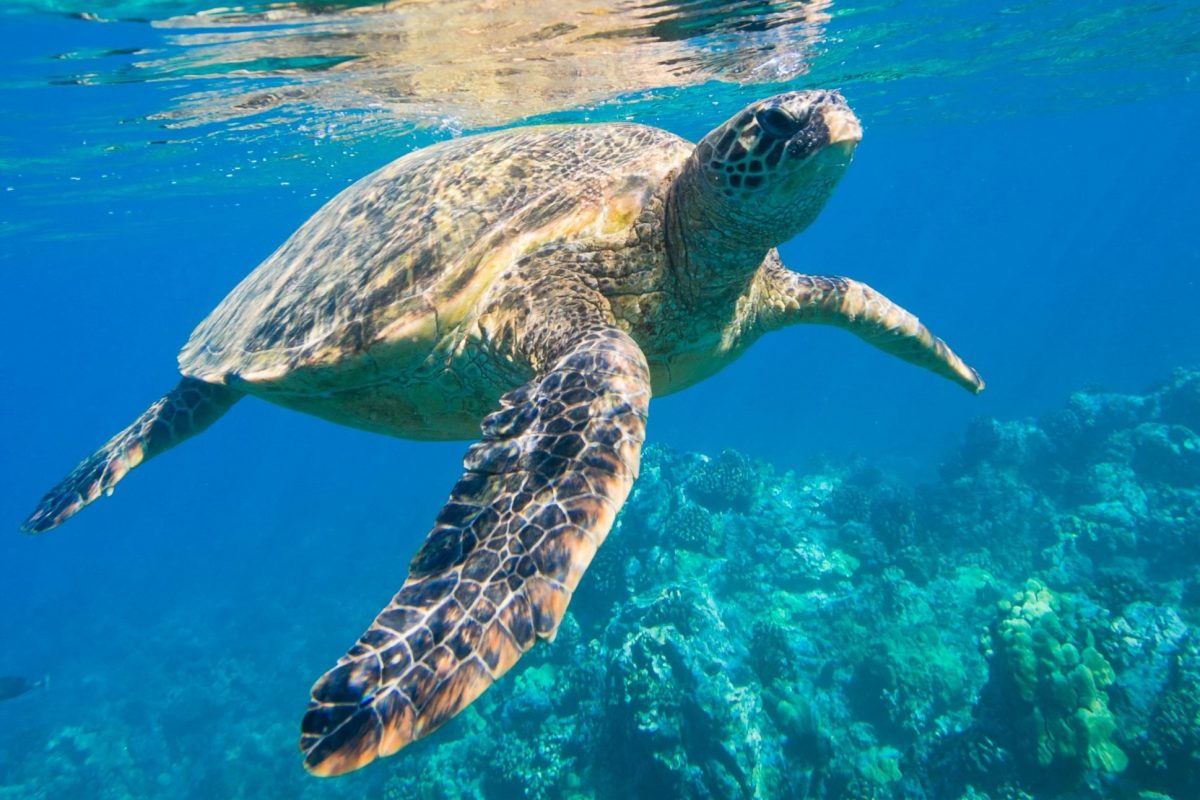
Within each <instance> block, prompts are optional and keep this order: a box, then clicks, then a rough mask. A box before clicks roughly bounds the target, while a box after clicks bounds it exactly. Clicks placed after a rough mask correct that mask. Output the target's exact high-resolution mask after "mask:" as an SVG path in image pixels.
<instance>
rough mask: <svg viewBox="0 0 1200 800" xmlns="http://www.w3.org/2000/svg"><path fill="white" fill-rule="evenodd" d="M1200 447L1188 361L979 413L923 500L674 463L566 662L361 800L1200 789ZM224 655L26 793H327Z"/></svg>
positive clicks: (116, 711)
mask: <svg viewBox="0 0 1200 800" xmlns="http://www.w3.org/2000/svg"><path fill="white" fill-rule="evenodd" d="M1198 431H1200V371H1184V370H1181V371H1179V372H1177V373H1176V374H1175V375H1174V376H1173V377H1172V378H1171V379H1170V380H1168V381H1167V382H1165V383H1164V384H1162V385H1161V386H1159V387H1157V388H1155V389H1154V390H1152V391H1150V392H1148V393H1147V394H1144V395H1122V394H1111V393H1105V392H1102V391H1097V390H1088V391H1080V392H1078V393H1076V394H1074V395H1072V396H1071V397H1070V399H1069V400H1068V402H1067V403H1066V404H1065V405H1064V406H1063V407H1062V408H1060V409H1058V410H1056V411H1054V412H1052V413H1049V414H1047V415H1045V416H1044V417H1042V418H1040V419H1036V420H1035V419H1026V420H1017V421H998V420H992V419H983V420H979V421H977V422H976V423H975V424H973V425H972V426H971V427H970V428H969V430H968V431H967V432H966V435H965V437H964V440H963V441H962V443H961V444H960V445H959V446H958V447H957V448H956V449H955V450H953V451H952V452H950V453H949V454H947V456H946V457H945V459H944V463H943V464H942V465H941V468H940V474H939V477H938V478H937V479H936V480H933V481H930V482H926V483H924V484H921V485H916V486H913V485H910V484H908V483H906V482H904V481H902V480H900V479H899V478H897V477H896V476H894V475H891V474H888V473H887V472H885V471H882V470H880V469H878V468H876V467H874V466H872V465H871V464H868V463H825V464H822V465H821V466H820V467H819V468H818V469H814V470H813V471H812V472H810V473H808V474H795V473H792V472H788V473H785V474H779V473H778V472H776V471H774V470H773V469H772V468H771V466H770V465H768V464H765V463H761V462H757V461H754V460H752V459H750V458H748V457H746V456H744V455H742V454H740V453H738V452H735V451H726V452H724V453H721V454H720V455H718V456H715V457H706V456H701V455H694V454H687V453H678V452H674V451H671V450H666V449H663V448H659V447H650V448H648V450H647V451H646V454H645V458H644V462H643V466H642V476H641V479H640V480H639V482H638V484H637V486H636V489H635V491H634V494H633V496H632V498H631V501H630V503H629V505H628V506H627V508H626V509H625V511H624V512H623V514H622V515H621V518H620V522H619V524H618V526H617V527H616V528H615V529H614V531H613V533H612V534H611V536H610V538H609V541H608V543H607V544H606V545H605V546H604V548H602V549H601V551H600V553H599V555H598V556H597V558H596V561H595V563H594V564H593V566H592V568H591V570H590V571H589V572H588V574H587V576H586V578H585V580H584V582H583V584H582V585H581V587H580V591H579V592H578V595H577V598H576V600H575V602H574V604H573V605H572V606H571V611H570V613H569V614H568V615H567V617H566V620H565V622H564V623H563V625H562V628H561V630H560V632H559V635H558V639H557V641H556V642H554V644H553V645H552V646H549V647H547V646H539V647H537V648H535V651H534V652H532V653H531V654H529V655H528V656H527V657H526V658H525V660H524V661H523V662H522V663H521V664H520V665H519V666H518V667H517V668H516V669H515V670H514V671H513V673H512V674H511V675H510V676H509V677H508V678H507V679H506V680H504V681H502V682H501V683H500V684H498V685H497V686H496V687H495V688H494V689H493V690H491V691H490V692H488V693H487V694H486V695H485V696H484V697H483V698H482V699H481V700H480V701H478V702H477V703H476V704H475V705H474V706H473V707H471V708H470V709H468V710H467V711H466V712H465V713H464V714H462V715H461V716H460V717H459V718H457V719H455V720H454V721H452V722H451V723H450V724H448V725H447V726H446V727H445V728H444V729H443V730H442V731H440V732H438V733H437V734H435V735H434V736H432V737H430V738H429V739H427V740H424V741H422V742H419V743H417V744H416V745H414V746H413V747H412V748H410V750H409V751H407V752H406V753H404V754H402V755H400V756H398V757H396V758H393V759H389V760H387V761H385V762H382V763H379V764H376V765H373V766H372V767H370V768H369V770H368V774H367V775H366V776H362V777H359V778H357V779H356V780H359V781H360V782H359V783H358V784H356V790H355V792H354V793H353V794H354V796H378V797H385V798H388V799H389V800H399V799H400V798H460V797H486V798H512V797H530V798H558V797H565V798H575V797H579V798H582V797H589V798H590V797H603V798H629V797H654V798H687V797H730V798H741V797H787V798H831V799H841V800H851V799H854V800H859V799H860V798H936V799H937V800H946V799H950V800H968V799H969V800H985V798H986V799H988V800H1016V799H1017V798H1039V800H1040V799H1041V798H1093V797H1112V798H1140V800H1148V799H1149V798H1160V799H1161V798H1165V797H1170V798H1174V799H1175V800H1190V799H1191V798H1197V797H1200V636H1198V634H1197V623H1198V621H1200V435H1198V433H1197V432H1198ZM198 635H199V634H198V633H197V632H196V631H194V630H188V629H187V628H186V627H184V626H181V627H180V628H178V629H172V630H157V631H152V632H151V640H152V642H153V646H154V647H155V648H163V647H169V648H184V650H185V652H188V653H191V654H192V664H193V666H192V667H191V668H190V669H192V670H199V674H191V673H187V674H186V676H185V679H183V680H179V679H177V678H178V677H179V673H177V672H174V671H165V670H148V671H147V673H146V674H145V675H142V676H138V679H139V680H140V681H141V684H140V686H141V688H142V691H141V692H139V693H138V694H137V695H136V696H134V695H132V694H131V695H130V696H107V697H97V698H95V706H94V707H93V708H91V709H89V710H88V712H87V714H88V715H87V716H86V717H85V718H86V719H87V720H88V721H87V722H84V723H81V724H79V725H76V726H72V727H68V728H63V729H61V730H56V731H37V730H31V733H30V735H31V736H34V737H37V736H44V741H36V740H35V742H34V743H33V744H31V750H32V751H33V752H35V753H37V755H38V757H36V758H27V759H22V760H20V761H18V762H15V763H14V764H13V765H12V766H11V767H10V769H9V770H8V771H7V772H6V773H5V774H4V775H2V776H0V798H21V799H22V800H26V799H27V798H61V797H88V798H121V799H122V800H123V799H124V798H129V797H177V796H179V797H182V796H189V797H190V796H195V797H201V796H203V797H221V798H230V799H232V798H242V797H245V798H262V797H268V796H270V797H289V798H306V797H324V796H330V794H331V793H332V790H333V787H334V785H335V784H330V783H327V782H319V781H316V780H315V779H311V778H308V777H306V776H305V775H303V773H302V772H301V771H300V769H299V767H298V759H292V758H291V757H292V756H293V755H294V754H293V753H292V752H275V751H274V750H273V749H272V747H270V746H268V745H267V743H268V742H272V743H273V742H276V741H278V740H280V738H282V737H281V736H276V735H275V734H277V733H281V732H282V733H286V732H284V731H280V730H277V729H278V728H279V726H280V725H283V724H284V723H283V722H281V721H280V720H281V719H286V717H281V716H279V715H278V714H277V713H276V712H277V711H278V709H275V708H274V707H273V703H274V698H273V695H271V694H270V693H269V692H266V693H264V692H263V691H262V682H261V681H260V680H258V679H257V678H256V677H255V676H256V675H259V674H261V670H262V665H261V664H259V663H239V655H238V653H237V652H229V651H228V649H227V648H222V647H221V646H220V643H219V642H218V641H216V640H215V638H214V637H219V636H221V635H222V633H221V632H209V633H208V634H206V636H207V639H203V640H198V639H197V636H198ZM225 635H228V636H231V637H236V635H237V631H236V629H231V630H230V631H226V632H225ZM171 637H175V640H177V641H173V640H172V638H171ZM293 641H294V647H296V648H301V647H303V646H304V638H303V637H302V636H300V635H297V636H296V637H295V639H294V640H293ZM221 651H224V652H221ZM218 653H219V655H218ZM274 656H275V657H276V658H278V660H279V663H286V662H287V660H288V658H289V653H287V652H280V653H275V654H274ZM205 664H207V665H208V666H207V667H204V666H202V665H205ZM197 665H201V666H197ZM28 700H29V698H28V697H27V698H22V699H19V700H17V701H14V705H15V703H19V702H26V701H28ZM10 707H11V706H10ZM266 709H270V713H271V714H272V716H271V717H270V718H263V719H257V718H256V715H258V714H260V713H266ZM222 719H224V720H226V721H227V723H226V724H223V725H218V726H214V725H212V724H208V723H209V721H210V720H222ZM193 729H194V730H195V731H196V734H195V736H194V737H193V738H189V734H188V731H189V730H193ZM214 730H217V731H220V736H221V737H224V739H223V740H216V741H214V740H213V738H212V731H214ZM201 732H203V733H201ZM214 754H217V755H216V756H214ZM358 791H362V792H365V793H366V794H365V795H360V794H358ZM346 796H351V795H350V794H347V795H346Z"/></svg>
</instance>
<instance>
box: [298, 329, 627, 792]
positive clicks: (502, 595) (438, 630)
mask: <svg viewBox="0 0 1200 800" xmlns="http://www.w3.org/2000/svg"><path fill="white" fill-rule="evenodd" d="M552 363H553V367H552V368H551V369H550V370H549V371H547V372H544V373H543V374H542V375H540V376H539V377H537V378H534V379H533V380H532V381H530V382H529V383H527V384H525V385H524V386H522V387H520V388H518V389H516V390H514V391H512V392H509V393H508V394H507V395H505V396H504V397H503V398H502V400H501V404H502V408H501V409H500V410H499V411H497V412H496V413H494V414H491V415H490V416H488V417H487V418H485V419H484V421H483V437H484V438H483V441H482V442H480V443H478V444H476V445H474V446H472V447H471V449H470V450H469V451H468V452H467V457H466V459H465V462H464V464H465V467H466V472H465V474H464V475H463V476H462V478H461V479H460V480H459V482H458V484H457V485H456V486H455V487H454V490H453V491H452V492H451V495H450V501H449V502H448V503H447V504H446V506H445V507H444V508H443V509H442V512H441V514H439V515H438V519H437V522H436V524H435V525H434V528H433V531H432V532H431V533H430V534H429V536H428V538H427V539H426V540H425V543H424V544H423V545H422V546H421V549H420V550H419V551H418V552H417V555H416V557H414V558H413V560H412V564H411V565H410V568H409V576H408V579H407V580H406V581H405V583H404V587H403V588H402V589H401V590H400V592H399V594H397V595H396V596H395V598H394V599H393V600H392V602H391V603H390V604H389V605H388V606H387V608H385V609H384V610H383V611H382V612H381V613H380V614H379V616H378V617H376V619H375V622H374V623H372V624H371V627H370V628H368V629H367V632H366V633H364V634H363V635H362V637H360V638H359V640H358V643H357V644H356V645H355V646H354V647H353V648H351V650H350V652H348V653H347V654H346V655H345V656H343V657H342V658H341V660H340V661H339V662H338V664H337V666H336V667H334V668H333V669H332V670H330V671H329V672H327V673H325V675H324V676H322V677H321V679H320V680H318V681H317V683H316V685H315V686H314V687H313V690H312V700H311V702H310V703H309V706H308V713H307V714H305V716H304V722H303V724H302V733H301V736H300V748H301V750H303V751H304V754H305V759H304V766H305V767H306V768H307V769H308V770H309V771H310V772H312V773H313V774H315V775H322V776H330V775H340V774H342V773H345V772H349V771H351V770H354V769H358V768H359V767H361V766H363V765H365V764H367V763H368V762H370V761H373V760H374V759H375V758H376V757H378V756H386V755H391V754H392V753H394V752H396V751H397V750H399V749H400V748H402V747H404V746H405V745H407V744H409V743H410V742H412V741H415V740H416V739H419V738H421V737H422V736H425V735H426V734H429V733H431V732H433V731H434V730H435V729H437V728H438V727H439V726H440V725H442V723H444V722H446V721H447V720H449V719H450V718H451V717H453V716H454V715H455V714H457V713H458V712H459V711H461V710H462V709H464V708H466V707H467V705H469V704H470V703H471V702H472V701H474V700H475V698H477V697H478V696H479V695H480V694H482V693H483V691H484V690H485V689H487V688H488V687H489V686H491V685H492V683H493V682H494V681H495V680H496V679H498V678H499V677H500V676H501V675H503V674H504V673H505V672H507V671H508V669H509V667H511V666H512V665H513V664H514V663H515V662H516V660H517V659H518V658H519V657H520V656H521V654H522V653H524V652H525V651H527V650H528V649H529V648H530V647H532V646H533V644H534V641H535V640H536V639H537V638H539V637H540V638H542V639H546V640H550V639H552V638H553V637H554V634H555V632H556V631H557V629H558V625H559V622H560V621H561V620H562V617H563V614H564V613H565V612H566V609H567V603H568V602H569V601H570V599H571V594H572V592H573V591H574V590H575V587H576V585H577V584H578V583H579V579H580V577H581V576H582V575H583V572H584V570H586V569H587V567H588V564H589V563H591V560H592V556H594V555H595V553H596V549H597V548H598V547H599V546H600V544H601V543H602V542H603V541H604V539H605V537H606V536H607V535H608V531H609V529H610V528H611V527H612V523H613V519H614V518H615V517H616V515H617V511H618V510H619V509H620V507H621V505H622V504H623V503H624V502H625V498H626V497H627V496H628V494H629V490H630V487H631V486H632V485H633V481H634V478H636V476H637V469H638V462H639V458H640V454H641V448H642V440H643V439H644V437H645V429H646V413H647V408H648V405H649V400H650V376H649V371H648V369H647V367H646V359H645V357H644V356H643V355H642V352H641V350H639V349H638V347H637V345H636V344H634V342H633V340H632V339H630V338H629V336H628V335H626V334H624V333H622V332H620V331H618V330H615V329H611V328H602V329H599V330H593V331H591V332H590V333H586V334H585V335H583V336H582V337H580V338H577V339H576V340H575V344H574V345H573V346H568V348H567V351H566V354H565V355H563V356H561V357H560V358H558V359H557V360H556V361H554V362H552Z"/></svg>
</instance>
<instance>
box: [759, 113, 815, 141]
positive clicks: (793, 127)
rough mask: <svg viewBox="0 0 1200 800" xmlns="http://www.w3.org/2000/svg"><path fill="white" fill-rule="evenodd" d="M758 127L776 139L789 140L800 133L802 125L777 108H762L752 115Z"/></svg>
mask: <svg viewBox="0 0 1200 800" xmlns="http://www.w3.org/2000/svg"><path fill="white" fill-rule="evenodd" d="M754 119H755V120H756V121H757V122H758V127H760V128H762V129H763V131H765V132H766V134H767V135H768V136H773V137H775V138H776V139H790V138H792V137H793V136H795V135H796V134H797V133H799V132H800V129H801V128H803V127H804V123H803V122H801V121H800V120H798V119H796V118H795V117H793V116H792V115H791V114H789V113H788V112H786V111H784V110H783V109H782V108H779V107H778V106H771V107H770V108H764V109H763V110H762V111H759V112H758V113H756V114H755V115H754Z"/></svg>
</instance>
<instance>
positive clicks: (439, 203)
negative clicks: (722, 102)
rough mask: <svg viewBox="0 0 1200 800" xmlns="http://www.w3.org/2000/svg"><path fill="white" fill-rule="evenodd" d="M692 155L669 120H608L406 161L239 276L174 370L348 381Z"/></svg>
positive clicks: (341, 198) (482, 141)
mask: <svg viewBox="0 0 1200 800" xmlns="http://www.w3.org/2000/svg"><path fill="white" fill-rule="evenodd" d="M691 150H692V145H691V144H689V143H687V142H686V141H684V140H683V139H680V138H678V137H676V136H674V135H672V134H669V133H667V132H665V131H662V130H658V129H656V128H649V127H645V126H641V125H627V124H613V125H590V126H561V127H536V128H534V127H531V128H523V129H518V130H514V131H503V132H499V133H494V134H486V135H482V136H474V137H468V138H463V139H458V140H452V141H448V142H443V143H441V144H437V145H434V146H432V147H428V148H425V149H422V150H418V151H415V152H413V153H410V154H408V155H406V156H403V157H402V158H399V159H397V160H396V161H393V162H392V163H391V164H388V165H387V166H385V167H383V168H382V169H380V170H378V171H376V172H374V173H372V174H371V175H368V176H367V177H365V178H363V179H362V180H360V181H358V182H357V183H355V184H354V185H352V186H350V187H348V188H347V189H345V190H344V191H343V192H341V193H340V194H339V195H337V196H336V197H335V198H333V199H332V200H331V201H329V203H327V204H326V205H325V206H324V207H323V208H321V209H320V210H319V211H318V212H317V213H316V214H314V215H313V216H312V218H311V219H309V220H308V221H307V222H305V223H304V225H302V226H301V227H300V229H299V230H297V231H296V232H295V233H294V234H292V236H291V237H290V238H289V239H288V240H287V241H286V242H284V243H283V245H282V246H281V247H280V248H279V249H278V250H277V251H275V253H274V254H272V255H271V256H270V257H269V258H268V259H267V260H266V261H264V262H263V263H262V264H261V265H260V266H259V267H258V268H257V269H255V270H254V271H253V272H252V273H250V275H248V276H247V277H246V278H245V280H243V281H242V282H241V283H240V284H239V285H238V286H237V288H235V289H234V290H233V291H232V292H231V293H230V294H229V295H228V296H227V297H226V298H225V299H224V300H223V301H222V302H221V304H220V305H218V306H217V308H216V309H215V310H214V311H213V312H212V313H211V314H210V315H209V316H208V318H207V319H205V320H204V322H202V323H201V324H200V325H199V327H197V328H196V330H195V331H194V332H193V333H192V336H191V338H190V339H189V340H188V343H187V344H186V345H185V346H184V348H183V350H182V351H181V352H180V355H179V365H180V370H181V371H182V372H183V374H184V375H188V376H191V377H195V378H200V379H202V380H206V381H210V382H222V381H224V380H226V379H227V378H230V377H235V378H237V379H240V380H243V381H248V382H252V383H276V384H278V385H282V386H288V387H289V388H291V387H290V386H289V378H290V377H291V376H292V375H293V373H295V372H296V371H301V372H308V371H311V370H312V369H313V368H321V369H320V371H321V372H323V373H326V374H327V375H331V377H332V379H333V381H334V383H336V382H337V381H338V380H339V379H345V380H349V381H353V380H354V373H355V372H356V370H355V369H354V368H353V366H352V365H353V364H354V363H356V362H362V361H364V360H368V359H373V358H376V357H377V356H378V355H380V354H382V353H384V352H385V351H386V348H384V350H380V349H378V348H380V346H381V345H393V346H402V347H404V349H405V350H407V351H408V352H410V353H412V352H413V349H414V348H415V349H416V350H417V351H426V350H432V348H433V347H434V346H435V345H436V344H437V341H438V339H439V336H440V335H442V334H443V333H444V332H445V331H446V330H447V329H448V328H449V327H451V326H453V325H454V324H456V323H457V322H459V321H461V320H462V319H463V318H464V316H465V315H466V314H467V313H468V312H469V310H470V308H471V306H472V304H473V302H474V301H475V300H476V299H478V297H479V296H480V295H481V294H482V293H483V292H484V291H486V289H487V288H488V286H489V285H490V283H491V282H492V281H493V280H494V279H495V277H496V276H497V275H498V274H499V271H502V270H504V269H506V268H508V267H509V266H511V265H512V264H513V263H514V262H515V261H516V260H517V259H519V258H520V256H522V255H524V254H526V253H528V252H530V251H532V250H534V249H536V248H537V247H539V246H541V245H542V244H545V243H547V242H550V241H555V240H563V239H570V238H572V237H575V236H580V235H586V234H587V233H588V232H589V231H595V230H598V229H599V228H602V227H603V226H604V224H605V216H606V211H607V208H606V204H610V203H611V201H612V198H613V197H614V196H616V195H617V194H618V193H619V192H620V190H621V186H622V185H623V184H624V183H626V182H628V180H629V179H630V178H631V177H637V178H639V180H640V182H641V184H642V185H646V181H647V179H649V180H650V182H651V184H653V181H656V180H662V179H663V178H664V177H665V176H666V175H667V174H668V173H670V172H671V171H672V170H673V169H675V168H677V167H678V166H679V165H680V164H681V163H682V162H683V161H684V159H686V157H687V155H688V154H689V153H690V152H691ZM369 351H371V352H370V354H369V356H368V359H364V358H362V356H364V355H367V354H368V353H369ZM359 366H361V364H359ZM297 384H298V385H297V386H296V387H295V388H296V389H297V390H301V391H303V390H304V389H305V388H307V387H311V386H312V384H311V383H310V382H305V381H297Z"/></svg>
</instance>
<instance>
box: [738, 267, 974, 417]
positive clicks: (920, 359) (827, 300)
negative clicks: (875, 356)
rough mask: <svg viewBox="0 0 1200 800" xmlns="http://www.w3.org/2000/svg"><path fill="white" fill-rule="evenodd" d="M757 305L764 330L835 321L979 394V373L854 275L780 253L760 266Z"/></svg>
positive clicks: (905, 311) (861, 336)
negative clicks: (788, 260) (789, 262)
mask: <svg viewBox="0 0 1200 800" xmlns="http://www.w3.org/2000/svg"><path fill="white" fill-rule="evenodd" d="M755 291H756V292H757V293H758V296H757V298H755V303H754V306H755V309H756V313H757V314H758V318H759V322H760V325H761V326H762V327H764V328H765V329H767V330H771V329H774V328H781V327H784V326H786V325H794V324H797V323H802V322H810V323H819V324H825V325H836V326H837V327H840V328H845V329H846V330H848V331H850V332H851V333H853V334H854V335H855V336H857V337H859V338H860V339H862V340H864V341H866V342H868V343H869V344H872V345H874V346H875V347H878V348H879V349H880V350H882V351H884V352H885V353H888V354H890V355H893V356H896V357H897V358H901V359H903V360H905V361H907V362H909V363H910V364H915V365H917V366H919V367H924V368H925V369H927V370H930V371H931V372H935V373H937V374H938V375H941V376H942V377H943V378H948V379H950V380H952V381H954V382H955V383H957V384H958V385H959V386H962V387H963V388H964V389H967V390H968V391H970V392H972V393H973V394H979V393H980V392H982V391H983V387H984V383H983V378H981V377H979V373H978V372H976V371H975V370H974V369H972V368H971V367H969V366H967V363H966V362H965V361H963V360H962V359H961V358H959V357H958V354H957V353H955V352H954V351H953V350H951V349H950V346H949V345H947V344H946V343H945V342H943V341H942V340H941V339H939V338H938V337H936V336H934V335H933V334H932V333H931V332H930V331H929V329H928V328H926V327H925V326H924V325H923V324H921V321H920V320H919V319H917V318H916V316H914V315H913V314H912V313H910V312H909V311H907V310H906V309H904V308H902V307H901V306H899V305H897V304H896V303H893V302H892V301H891V300H889V299H887V298H886V297H884V296H883V295H882V294H880V293H879V292H877V291H875V290H874V289H872V288H871V287H870V286H867V285H866V284H865V283H862V282H860V281H856V280H854V279H852V278H843V277H840V276H825V275H803V274H800V273H796V272H792V271H791V270H789V269H787V268H786V267H784V266H783V265H782V264H781V263H780V262H779V261H778V258H775V259H774V263H771V262H770V261H768V263H767V265H766V266H764V267H763V272H762V273H761V274H760V277H759V281H758V283H757V284H756V286H755Z"/></svg>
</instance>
